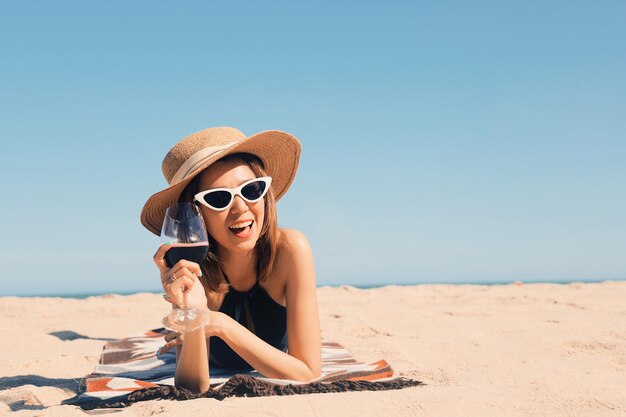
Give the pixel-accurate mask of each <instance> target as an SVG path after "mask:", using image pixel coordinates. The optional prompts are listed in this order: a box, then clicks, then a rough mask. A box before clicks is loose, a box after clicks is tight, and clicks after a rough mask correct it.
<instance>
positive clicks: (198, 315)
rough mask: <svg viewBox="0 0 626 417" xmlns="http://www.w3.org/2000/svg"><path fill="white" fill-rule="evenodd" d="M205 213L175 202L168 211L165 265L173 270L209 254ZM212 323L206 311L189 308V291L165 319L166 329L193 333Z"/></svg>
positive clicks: (164, 234) (163, 232)
mask: <svg viewBox="0 0 626 417" xmlns="http://www.w3.org/2000/svg"><path fill="white" fill-rule="evenodd" d="M207 236H208V235H207V231H206V227H205V225H204V220H203V219H202V213H201V212H200V210H199V209H198V207H197V206H196V205H195V204H192V203H175V204H173V205H171V206H170V207H168V208H167V210H166V211H165V218H164V219H163V227H162V228H161V241H162V242H163V243H167V244H169V245H170V247H169V249H168V250H167V252H165V263H166V264H167V266H168V267H169V268H171V267H172V266H174V265H175V264H176V263H177V262H178V261H180V260H181V259H186V260H188V261H191V262H196V263H198V264H199V263H202V261H203V260H204V259H205V258H206V256H207V253H208V251H209V239H208V237H207ZM208 323H209V314H208V312H207V311H206V310H198V309H195V308H190V307H188V306H187V291H185V292H183V303H182V306H180V308H177V309H173V310H172V311H171V312H170V313H169V314H168V315H167V316H165V317H163V325H164V326H165V328H166V329H169V330H174V331H177V332H191V331H193V330H197V329H199V328H200V327H203V326H206V325H207V324H208Z"/></svg>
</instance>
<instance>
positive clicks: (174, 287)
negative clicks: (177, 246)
mask: <svg viewBox="0 0 626 417" xmlns="http://www.w3.org/2000/svg"><path fill="white" fill-rule="evenodd" d="M169 248H170V246H169V245H166V244H162V245H161V246H159V249H158V250H157V252H156V253H155V254H154V258H153V259H154V263H155V264H156V266H157V267H158V268H159V271H160V272H161V284H162V285H163V291H165V294H167V296H168V297H169V298H170V300H171V302H172V303H173V304H175V305H177V306H182V305H183V300H184V296H183V293H185V292H186V293H187V307H191V308H197V309H206V308H207V298H206V293H205V292H204V287H203V286H202V283H201V282H200V280H199V279H198V277H199V276H202V271H201V270H200V265H198V264H197V263H195V262H191V261H187V260H185V259H181V260H180V261H178V262H177V263H176V265H174V266H173V267H172V268H169V267H168V266H167V263H166V262H165V259H164V256H165V252H167V251H168V249H169Z"/></svg>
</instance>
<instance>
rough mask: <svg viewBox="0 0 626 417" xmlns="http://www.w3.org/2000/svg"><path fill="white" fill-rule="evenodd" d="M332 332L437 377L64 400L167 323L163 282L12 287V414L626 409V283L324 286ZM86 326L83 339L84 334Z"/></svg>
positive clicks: (595, 412)
mask: <svg viewBox="0 0 626 417" xmlns="http://www.w3.org/2000/svg"><path fill="white" fill-rule="evenodd" d="M318 294H319V305H320V319H321V324H322V336H323V337H324V338H327V339H332V340H335V341H337V342H339V343H341V344H343V345H344V346H345V347H346V348H348V349H349V350H350V351H351V352H352V353H353V354H354V356H355V357H356V359H357V360H360V361H363V362H369V361H375V360H378V359H386V360H387V361H388V362H389V363H390V364H391V366H392V367H393V368H394V369H395V371H396V374H397V375H402V376H406V377H410V378H414V379H418V380H420V381H423V382H424V383H426V384H427V385H424V386H420V387H412V388H407V389H402V390H398V391H383V392H349V393H333V394H313V395H296V396H286V397H263V398H227V399H225V400H223V401H217V400H214V399H199V400H192V401H182V402H176V401H148V402H143V403H137V404H134V405H132V406H130V407H128V408H125V409H121V410H94V411H89V412H85V411H82V410H81V409H79V408H78V407H75V406H67V405H60V402H61V401H62V400H64V399H66V398H70V397H73V396H74V394H75V392H76V389H77V382H78V381H79V380H80V379H81V378H82V377H83V376H84V375H86V374H88V373H89V372H91V371H92V370H93V369H94V366H95V365H96V363H97V362H98V358H99V355H100V352H101V350H102V347H103V345H104V343H105V340H106V339H109V338H122V337H126V336H130V335H132V334H135V333H138V332H142V331H144V330H147V329H150V328H155V327H159V326H160V323H159V322H160V318H161V317H162V316H163V315H164V314H165V313H166V312H167V311H168V304H166V303H165V302H164V301H163V300H162V298H161V297H160V296H159V295H155V294H147V293H145V294H136V295H131V296H119V295H109V296H99V297H90V298H87V299H84V300H77V299H61V298H17V297H2V298H0V317H2V324H3V329H2V337H1V338H0V352H1V355H0V415H3V416H4V415H12V416H40V415H45V416H78V415H85V414H115V415H120V416H122V415H132V416H153V415H162V416H185V415H195V414H196V413H202V414H199V415H216V416H220V417H226V416H243V415H246V416H286V415H293V416H301V417H307V416H321V415H328V416H331V415H332V416H336V415H345V416H380V415H390V416H446V417H450V416H553V417H554V416H625V415H626V388H625V387H626V282H603V283H591V284H585V283H572V284H565V285H560V284H519V283H518V284H510V285H493V286H482V285H419V286H408V287H407V286H388V287H383V288H376V289H370V290H361V289H356V288H353V287H349V286H345V287H339V288H331V287H321V288H319V290H318ZM70 339H73V340H70Z"/></svg>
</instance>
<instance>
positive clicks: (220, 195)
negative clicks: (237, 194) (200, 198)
mask: <svg viewBox="0 0 626 417" xmlns="http://www.w3.org/2000/svg"><path fill="white" fill-rule="evenodd" d="M231 197H232V196H231V195H230V193H229V192H228V191H214V192H212V193H208V194H207V195H205V196H204V201H205V202H206V203H207V204H208V205H210V206H211V207H215V208H216V209H223V208H224V207H226V206H227V205H228V204H229V203H230V199H231Z"/></svg>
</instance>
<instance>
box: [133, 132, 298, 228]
mask: <svg viewBox="0 0 626 417" xmlns="http://www.w3.org/2000/svg"><path fill="white" fill-rule="evenodd" d="M238 152H245V153H250V154H253V155H255V156H258V157H259V158H260V159H261V161H263V165H264V166H265V171H266V172H267V175H269V176H271V177H272V191H273V192H274V198H275V200H276V201H278V200H279V199H280V198H281V197H282V196H283V195H285V193H286V192H287V190H288V189H289V187H290V186H291V183H292V182H293V180H294V179H295V177H296V172H297V171H298V165H299V164H300V152H301V147H300V142H299V141H298V139H296V138H295V137H294V136H292V135H290V134H289V133H285V132H281V131H279V130H267V131H263V132H259V133H256V134H254V135H252V136H249V137H247V138H245V139H243V140H242V141H240V142H237V143H236V144H235V145H234V146H233V147H231V148H228V149H227V150H226V151H225V152H223V153H220V154H219V155H216V156H215V157H213V158H210V159H208V160H207V161H206V162H204V163H202V164H201V165H199V166H198V167H197V168H196V169H194V171H193V172H192V173H191V174H190V175H188V176H187V177H186V178H185V179H184V180H183V181H181V182H179V183H177V184H175V185H172V186H170V187H168V188H166V189H164V190H162V191H159V192H158V193H155V194H153V195H152V196H151V197H150V198H148V201H146V203H145V204H144V206H143V209H142V210H141V224H143V225H144V227H145V228H146V229H148V230H149V231H151V232H152V233H154V234H155V235H157V236H159V235H160V234H161V226H162V224H163V217H164V216H165V211H166V210H167V207H169V206H170V205H172V204H174V203H175V202H176V201H177V200H178V198H179V196H180V194H181V193H182V191H183V190H184V189H185V187H186V186H187V184H189V182H191V180H192V179H193V178H194V177H195V176H196V175H198V174H199V173H200V172H202V171H203V170H205V169H206V168H207V167H209V166H210V165H212V164H213V163H215V162H217V161H218V160H220V159H221V158H223V157H225V156H226V155H230V154H233V153H238Z"/></svg>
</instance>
